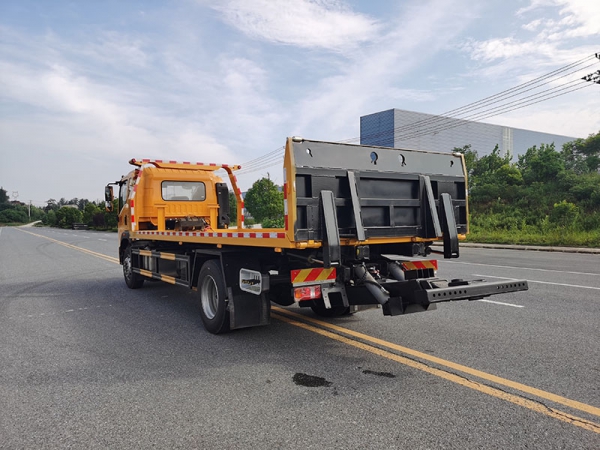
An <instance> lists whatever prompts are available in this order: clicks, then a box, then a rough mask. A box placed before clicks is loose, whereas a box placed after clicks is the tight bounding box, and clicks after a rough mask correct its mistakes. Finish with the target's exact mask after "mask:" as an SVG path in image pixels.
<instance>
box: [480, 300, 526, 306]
mask: <svg viewBox="0 0 600 450" xmlns="http://www.w3.org/2000/svg"><path fill="white" fill-rule="evenodd" d="M477 301H479V302H486V303H493V304H495V305H504V306H513V307H515V308H525V307H524V306H523V305H514V304H512V303H504V302H497V301H495V300H485V299H483V300H477Z"/></svg>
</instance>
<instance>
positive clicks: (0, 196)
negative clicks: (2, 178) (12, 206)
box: [0, 187, 8, 203]
mask: <svg viewBox="0 0 600 450" xmlns="http://www.w3.org/2000/svg"><path fill="white" fill-rule="evenodd" d="M0 203H8V194H7V193H6V190H4V189H2V188H1V187H0Z"/></svg>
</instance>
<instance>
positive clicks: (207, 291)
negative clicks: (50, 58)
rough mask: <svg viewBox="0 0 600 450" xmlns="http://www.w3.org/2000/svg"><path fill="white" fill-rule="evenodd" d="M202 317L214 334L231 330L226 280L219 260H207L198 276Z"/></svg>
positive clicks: (208, 329) (206, 326)
mask: <svg viewBox="0 0 600 450" xmlns="http://www.w3.org/2000/svg"><path fill="white" fill-rule="evenodd" d="M198 292H199V293H200V317H201V318H202V323H204V327H205V328H206V330H207V331H209V332H210V333H213V334H219V333H226V332H228V331H229V311H227V302H226V295H225V280H224V279H223V272H222V271H221V265H220V264H219V262H218V261H217V260H214V259H211V260H208V261H206V262H205V263H204V264H203V265H202V269H200V274H199V276H198Z"/></svg>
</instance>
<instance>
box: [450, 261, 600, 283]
mask: <svg viewBox="0 0 600 450" xmlns="http://www.w3.org/2000/svg"><path fill="white" fill-rule="evenodd" d="M440 262H441V263H442V264H468V265H471V266H483V267H501V268H503V269H517V270H535V271H538V272H554V273H570V274H573V275H592V276H594V277H597V276H599V275H600V274H597V273H588V272H567V271H566V270H552V269H534V268H532V267H515V266H499V265H496V264H481V263H470V262H464V261H440ZM500 278H501V277H500ZM507 279H508V278H507Z"/></svg>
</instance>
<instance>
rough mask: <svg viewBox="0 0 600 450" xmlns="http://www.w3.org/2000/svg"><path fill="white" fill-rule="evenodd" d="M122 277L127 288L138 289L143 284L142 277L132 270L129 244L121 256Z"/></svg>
mask: <svg viewBox="0 0 600 450" xmlns="http://www.w3.org/2000/svg"><path fill="white" fill-rule="evenodd" d="M123 277H124V278H125V284H126V285H127V287H128V288H129V289H139V288H141V287H142V286H143V285H144V277H143V276H141V275H140V274H139V273H135V272H134V271H133V267H132V265H131V246H129V247H127V248H126V249H125V254H124V256H123Z"/></svg>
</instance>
